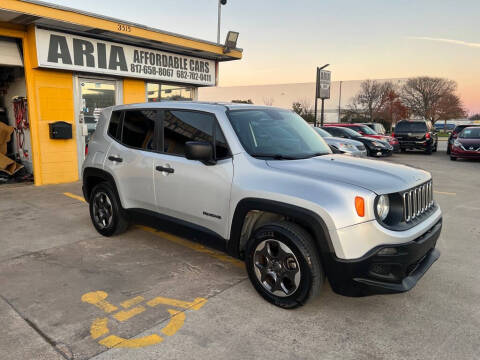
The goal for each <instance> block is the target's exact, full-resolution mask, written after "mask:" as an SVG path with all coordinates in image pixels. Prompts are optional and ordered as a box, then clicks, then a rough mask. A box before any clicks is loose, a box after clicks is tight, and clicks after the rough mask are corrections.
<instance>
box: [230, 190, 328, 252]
mask: <svg viewBox="0 0 480 360" xmlns="http://www.w3.org/2000/svg"><path fill="white" fill-rule="evenodd" d="M252 210H260V211H268V212H272V213H277V214H281V215H284V216H287V217H289V218H293V219H294V220H296V221H297V222H298V223H299V224H300V225H301V226H303V227H305V228H306V229H307V230H308V231H309V232H310V233H311V234H312V236H313V237H314V240H315V245H316V246H317V247H318V250H319V252H320V255H321V256H322V258H323V256H324V255H326V254H329V253H335V251H334V247H333V243H332V239H331V238H330V233H329V231H328V227H327V225H326V223H325V221H324V220H323V219H322V217H321V216H320V215H318V214H316V213H315V212H313V211H311V210H308V209H305V208H302V207H300V206H296V205H291V204H287V203H283V202H279V201H275V200H268V199H261V198H245V199H242V200H240V201H239V202H238V204H237V206H236V208H235V212H234V215H233V218H232V225H231V229H230V239H229V241H228V245H227V247H228V253H229V254H230V255H232V256H235V257H237V258H241V257H242V254H241V251H240V236H241V232H242V227H243V223H244V220H245V216H246V215H247V213H248V212H249V211H252Z"/></svg>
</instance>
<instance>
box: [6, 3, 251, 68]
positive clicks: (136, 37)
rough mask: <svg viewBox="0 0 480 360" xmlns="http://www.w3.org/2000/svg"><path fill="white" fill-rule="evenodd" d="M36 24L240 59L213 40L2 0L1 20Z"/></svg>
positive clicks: (217, 57) (238, 51) (51, 6)
mask: <svg viewBox="0 0 480 360" xmlns="http://www.w3.org/2000/svg"><path fill="white" fill-rule="evenodd" d="M1 22H5V23H6V22H8V23H10V24H18V25H23V26H26V25H32V24H33V25H36V26H37V27H44V28H47V29H55V30H57V31H62V30H63V31H68V32H70V33H75V34H77V35H82V36H85V37H94V38H97V39H103V40H109V41H114V42H120V43H124V44H131V45H135V46H142V47H146V48H151V49H159V50H165V51H170V52H173V53H178V54H182V55H189V56H195V57H200V58H205V59H211V60H215V61H229V60H237V59H241V57H242V50H241V49H233V50H231V51H230V52H228V53H227V54H224V51H223V46H222V45H218V44H216V43H213V42H209V41H205V40H199V39H195V38H191V37H187V36H184V35H179V34H174V33H170V32H166V31H162V30H158V29H154V28H150V27H147V26H143V25H139V24H135V23H131V22H128V21H123V20H118V19H113V18H109V17H105V16H102V15H97V14H91V13H87V12H83V11H80V10H76V9H71V8H66V7H61V6H58V5H54V4H49V3H45V2H40V1H31V0H2V1H1V2H0V23H1Z"/></svg>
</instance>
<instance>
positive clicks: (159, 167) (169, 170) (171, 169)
mask: <svg viewBox="0 0 480 360" xmlns="http://www.w3.org/2000/svg"><path fill="white" fill-rule="evenodd" d="M155 169H156V170H157V171H161V172H166V173H169V174H173V173H174V172H175V169H173V168H171V167H163V166H157V167H156V168H155Z"/></svg>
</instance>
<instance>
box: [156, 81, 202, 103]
mask: <svg viewBox="0 0 480 360" xmlns="http://www.w3.org/2000/svg"><path fill="white" fill-rule="evenodd" d="M194 94H195V88H194V87H193V86H183V85H166V84H158V83H147V100H148V102H155V101H160V100H171V101H172V100H173V101H178V100H187V101H188V100H193V97H194Z"/></svg>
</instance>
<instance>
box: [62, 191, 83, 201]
mask: <svg viewBox="0 0 480 360" xmlns="http://www.w3.org/2000/svg"><path fill="white" fill-rule="evenodd" d="M63 195H65V196H68V197H69V198H72V199H75V200H78V201H82V202H86V201H85V199H84V198H83V196H78V195H75V194H72V193H69V192H65V193H63Z"/></svg>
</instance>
